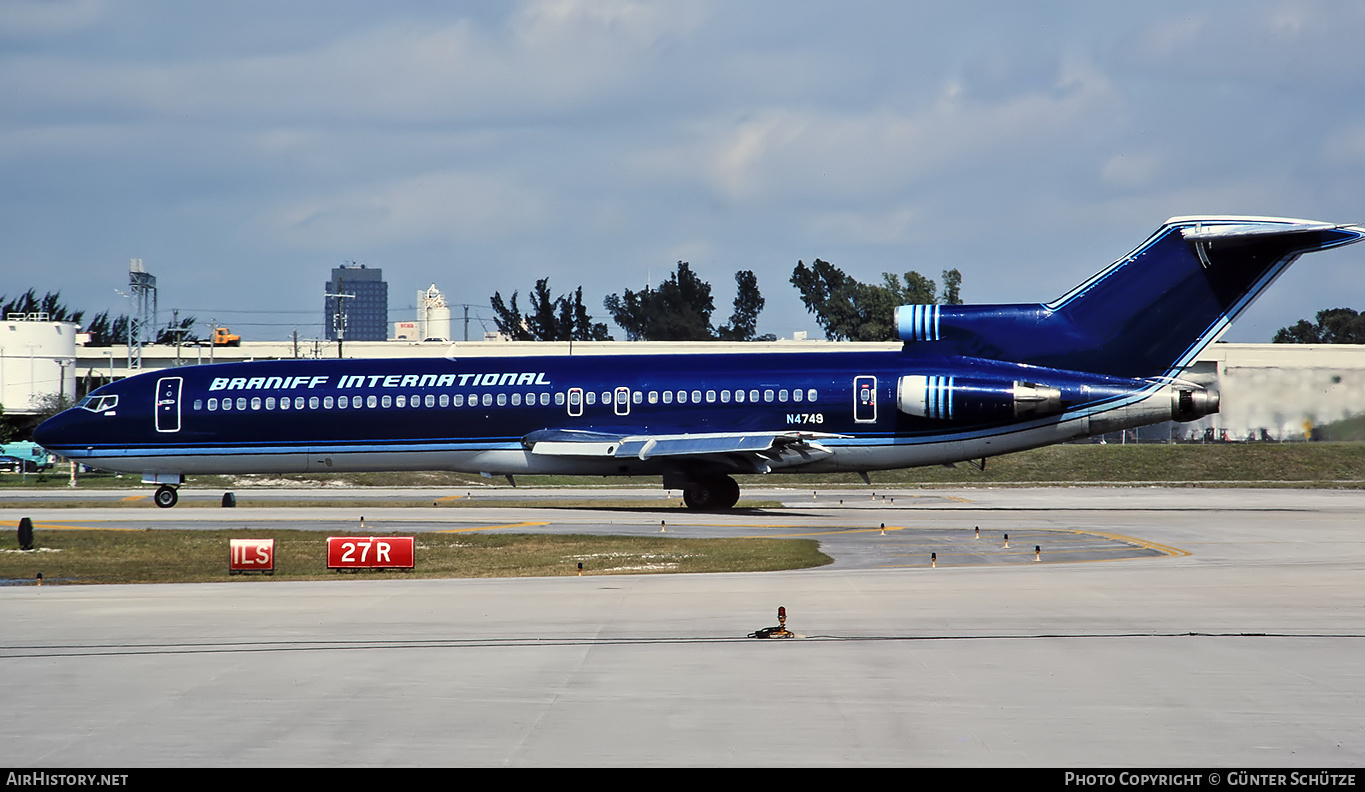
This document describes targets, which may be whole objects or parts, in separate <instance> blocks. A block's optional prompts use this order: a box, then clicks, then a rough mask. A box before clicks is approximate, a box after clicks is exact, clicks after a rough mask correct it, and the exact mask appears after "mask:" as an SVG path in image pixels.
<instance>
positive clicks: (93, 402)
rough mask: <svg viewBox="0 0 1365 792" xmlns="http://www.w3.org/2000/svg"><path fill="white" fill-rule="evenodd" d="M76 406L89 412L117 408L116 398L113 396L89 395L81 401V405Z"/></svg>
mask: <svg viewBox="0 0 1365 792" xmlns="http://www.w3.org/2000/svg"><path fill="white" fill-rule="evenodd" d="M76 406H77V407H80V408H82V409H85V410H89V411H90V412H104V411H105V410H112V409H114V408H115V407H117V406H118V396H116V395H113V394H102V395H90V396H86V397H85V398H84V399H81V403H80V404H77V405H76Z"/></svg>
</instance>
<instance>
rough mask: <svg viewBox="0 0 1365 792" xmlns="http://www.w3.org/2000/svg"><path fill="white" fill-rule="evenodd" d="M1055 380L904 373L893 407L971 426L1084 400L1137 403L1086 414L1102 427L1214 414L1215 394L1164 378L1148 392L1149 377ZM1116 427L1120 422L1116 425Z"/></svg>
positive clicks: (1051, 411) (1067, 375)
mask: <svg viewBox="0 0 1365 792" xmlns="http://www.w3.org/2000/svg"><path fill="white" fill-rule="evenodd" d="M1053 374H1054V375H1055V376H1056V379H1055V381H1048V382H1034V381H1029V380H1023V379H1014V378H1009V377H991V376H971V375H967V376H957V375H952V376H948V375H936V374H908V375H906V376H903V377H901V378H900V379H898V380H897V381H896V407H897V408H898V409H899V410H900V411H901V412H903V413H905V414H906V415H914V416H918V417H921V418H930V419H934V420H940V421H950V422H953V423H964V424H976V423H993V422H998V421H1010V420H1016V419H1028V418H1043V417H1046V416H1049V415H1060V414H1062V413H1064V412H1066V411H1067V410H1070V409H1073V408H1075V407H1080V406H1082V405H1085V404H1091V403H1095V404H1100V403H1105V402H1108V403H1113V402H1114V401H1115V400H1118V399H1124V397H1130V398H1131V397H1133V396H1137V395H1139V394H1143V393H1146V394H1147V395H1146V396H1145V397H1143V398H1141V399H1139V400H1137V401H1131V400H1127V399H1125V401H1127V403H1126V404H1123V403H1122V402H1121V403H1120V404H1121V406H1115V407H1114V408H1112V409H1103V408H1101V411H1100V412H1098V413H1096V414H1095V415H1094V416H1093V417H1091V418H1090V421H1091V423H1093V424H1094V425H1095V426H1096V427H1097V428H1098V427H1107V426H1109V425H1111V424H1112V425H1114V427H1115V428H1112V429H1105V431H1117V429H1118V428H1123V427H1127V426H1140V425H1143V424H1148V423H1159V422H1161V421H1193V420H1196V419H1199V418H1203V417H1204V416H1206V415H1209V414H1210V413H1216V412H1218V394H1217V393H1216V392H1212V391H1208V390H1205V389H1204V388H1201V387H1199V386H1198V385H1194V384H1191V383H1185V382H1169V383H1166V384H1164V385H1162V386H1161V387H1160V388H1159V389H1156V390H1155V391H1154V390H1153V385H1154V383H1152V382H1151V381H1148V380H1119V379H1116V378H1113V377H1104V376H1100V375H1087V374H1084V373H1082V372H1062V371H1054V372H1053ZM1120 425H1121V426H1120Z"/></svg>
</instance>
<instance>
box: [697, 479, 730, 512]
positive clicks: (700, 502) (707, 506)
mask: <svg viewBox="0 0 1365 792" xmlns="http://www.w3.org/2000/svg"><path fill="white" fill-rule="evenodd" d="M738 502H739V485H738V484H736V483H735V480H734V479H732V478H730V477H729V476H710V477H707V478H703V479H693V480H691V481H689V482H687V483H686V484H685V485H683V503H686V504H687V508H689V509H694V510H696V511H721V510H723V509H729V508H733V507H734V505H735V504H736V503H738Z"/></svg>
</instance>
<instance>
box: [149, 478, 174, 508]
mask: <svg viewBox="0 0 1365 792" xmlns="http://www.w3.org/2000/svg"><path fill="white" fill-rule="evenodd" d="M152 500H154V501H156V505H158V506H160V507H161V508H163V509H169V508H171V507H172V506H174V505H175V504H176V503H177V502H178V501H179V500H180V493H178V492H176V491H175V487H172V486H171V485H170V484H162V485H161V486H160V487H157V488H156V494H155V495H153V496H152Z"/></svg>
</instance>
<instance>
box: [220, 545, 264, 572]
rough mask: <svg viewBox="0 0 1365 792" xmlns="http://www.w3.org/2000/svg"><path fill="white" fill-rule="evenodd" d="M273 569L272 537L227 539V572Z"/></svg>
mask: <svg viewBox="0 0 1365 792" xmlns="http://www.w3.org/2000/svg"><path fill="white" fill-rule="evenodd" d="M274 571H275V540H274V539H229V540H228V574H230V575H236V574H239V573H242V572H269V573H272V574H273V573H274Z"/></svg>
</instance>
